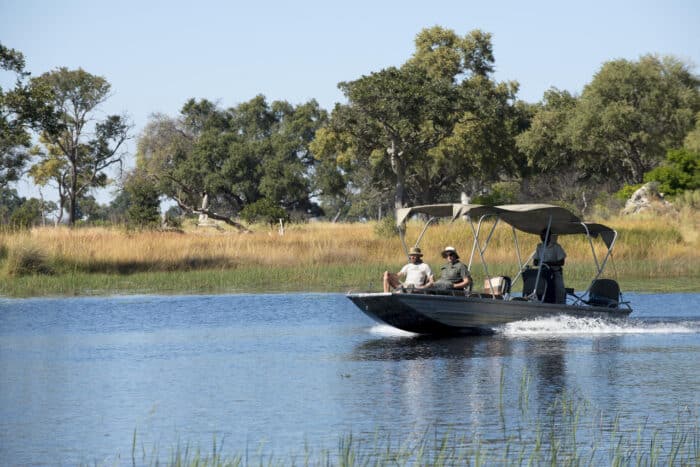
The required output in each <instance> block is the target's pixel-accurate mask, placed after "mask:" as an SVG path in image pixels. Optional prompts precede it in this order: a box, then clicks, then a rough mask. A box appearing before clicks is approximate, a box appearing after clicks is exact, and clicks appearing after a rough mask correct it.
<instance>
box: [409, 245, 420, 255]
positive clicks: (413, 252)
mask: <svg viewBox="0 0 700 467" xmlns="http://www.w3.org/2000/svg"><path fill="white" fill-rule="evenodd" d="M411 255H416V256H423V253H422V252H421V251H420V248H418V247H417V246H414V247H411V249H410V250H408V256H411Z"/></svg>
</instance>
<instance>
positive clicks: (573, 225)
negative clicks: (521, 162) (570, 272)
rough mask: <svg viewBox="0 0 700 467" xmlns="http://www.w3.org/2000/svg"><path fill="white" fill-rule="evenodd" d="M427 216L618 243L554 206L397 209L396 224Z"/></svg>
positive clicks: (599, 228) (607, 232) (609, 233)
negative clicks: (484, 221) (497, 223)
mask: <svg viewBox="0 0 700 467" xmlns="http://www.w3.org/2000/svg"><path fill="white" fill-rule="evenodd" d="M415 214H424V215H427V216H430V217H450V218H451V219H452V220H453V221H454V220H456V219H458V218H460V217H463V216H468V217H469V218H471V219H480V218H485V217H497V218H499V219H500V220H502V221H504V222H506V223H507V224H509V225H511V226H513V227H514V228H515V229H517V230H520V231H523V232H527V233H531V234H536V235H539V234H540V232H542V231H543V230H547V229H548V228H549V230H550V232H551V233H553V234H557V235H572V234H584V235H587V236H589V237H597V236H599V235H600V237H601V239H602V240H603V242H604V243H605V244H606V246H607V247H608V248H610V247H611V245H612V244H613V242H614V241H615V236H616V233H615V231H614V230H613V229H612V228H610V227H607V226H605V225H602V224H596V223H588V222H582V221H581V219H579V218H578V217H577V216H576V215H575V214H574V213H572V212H571V211H569V210H568V209H566V208H562V207H560V206H554V205H551V204H503V205H499V206H486V205H481V204H456V203H451V204H429V205H423V206H413V207H410V208H401V209H397V210H396V225H397V227H400V226H401V225H402V224H404V223H405V222H406V221H407V220H408V219H409V218H410V217H411V216H413V215H415Z"/></svg>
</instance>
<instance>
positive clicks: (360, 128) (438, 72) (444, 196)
mask: <svg viewBox="0 0 700 467" xmlns="http://www.w3.org/2000/svg"><path fill="white" fill-rule="evenodd" d="M493 64H494V59H493V52H492V47H491V38H490V35H489V34H486V33H483V32H481V31H478V30H477V31H472V32H471V33H469V34H467V35H465V36H464V37H460V36H458V35H457V34H455V33H454V31H451V30H447V29H443V28H440V27H434V28H430V29H425V30H423V31H421V32H420V33H419V34H418V36H417V37H416V51H415V53H414V55H413V56H412V57H411V58H410V59H409V60H408V61H407V62H406V63H405V64H404V65H403V66H401V67H390V68H386V69H383V70H381V71H378V72H374V73H371V74H370V75H367V76H363V77H361V78H359V79H357V80H355V81H350V82H343V83H340V84H339V87H340V89H341V90H342V91H343V93H344V94H345V96H346V97H347V99H348V103H347V104H346V105H337V106H336V108H335V109H334V110H333V113H332V115H331V121H330V123H329V125H328V126H327V127H325V128H323V129H322V130H320V131H319V133H318V135H317V139H316V141H315V142H314V143H313V145H312V149H313V151H314V153H315V154H317V155H318V157H319V158H320V159H322V161H324V164H325V166H326V167H327V166H328V164H329V162H328V161H330V163H331V164H333V163H335V164H336V166H337V172H338V174H340V176H342V177H343V178H344V179H345V181H346V182H347V184H348V187H349V188H346V189H345V190H342V189H339V185H338V183H337V181H338V175H336V176H335V177H334V178H333V179H331V180H332V181H334V183H330V182H329V181H328V180H326V182H325V183H323V182H322V181H319V185H320V186H324V185H326V186H327V187H328V188H332V189H333V190H335V193H336V195H337V196H345V197H347V195H348V194H349V193H361V192H364V191H368V190H374V191H376V192H379V193H382V192H385V191H386V189H387V188H388V187H391V190H392V191H393V195H394V196H393V205H394V207H400V206H403V205H405V204H406V203H407V202H414V203H416V202H420V203H428V202H433V201H443V200H454V199H455V197H458V196H459V192H460V191H465V190H466V191H473V189H474V188H475V187H478V186H480V185H482V183H483V182H484V181H486V180H494V179H497V178H498V177H499V176H501V175H504V174H507V173H510V172H512V171H513V170H514V168H515V166H514V155H515V146H514V140H513V135H514V130H515V129H516V128H517V127H518V119H517V112H516V111H515V108H514V107H513V101H514V99H515V93H516V91H517V84H516V83H496V82H494V81H493V80H492V79H491V77H490V74H491V72H492V71H493ZM355 175H359V177H357V176H355ZM324 176H326V177H330V176H331V173H330V171H329V170H326V171H325V172H324ZM326 194H328V193H326Z"/></svg>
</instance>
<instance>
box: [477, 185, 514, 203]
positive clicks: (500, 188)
mask: <svg viewBox="0 0 700 467" xmlns="http://www.w3.org/2000/svg"><path fill="white" fill-rule="evenodd" d="M519 193H520V183H519V182H496V183H494V184H493V185H491V193H489V194H484V195H479V196H475V197H474V199H473V200H472V202H473V203H474V204H487V205H492V206H497V205H499V204H511V203H515V202H516V201H517V199H518V194H519Z"/></svg>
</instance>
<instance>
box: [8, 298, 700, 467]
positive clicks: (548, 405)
mask: <svg viewBox="0 0 700 467" xmlns="http://www.w3.org/2000/svg"><path fill="white" fill-rule="evenodd" d="M625 298H626V299H627V300H630V301H631V302H632V305H633V307H634V308H635V311H634V313H633V314H632V315H631V316H630V318H629V319H627V320H625V321H622V322H617V323H606V322H602V321H598V320H577V319H572V318H557V319H550V320H537V321H528V322H520V323H513V324H512V325H509V326H507V327H504V328H500V329H498V330H497V332H496V334H494V335H492V336H480V337H459V338H441V339H435V338H425V337H420V336H415V335H410V334H406V333H403V332H400V331H397V330H395V329H393V328H390V327H388V326H382V325H378V324H376V323H374V322H373V321H371V320H370V319H369V318H367V317H366V316H365V315H364V314H362V313H361V312H360V311H359V310H358V309H356V308H355V307H354V305H352V303H350V301H348V300H347V299H346V298H345V297H344V296H343V295H339V294H304V293H301V294H284V295H282V294H280V295H275V294H269V295H257V294H250V295H216V296H113V297H88V298H40V299H0V378H1V379H0V385H1V386H0V459H2V461H1V462H2V464H3V465H75V464H79V463H85V464H88V463H89V464H101V465H105V464H107V465H113V464H117V465H119V464H123V465H130V464H131V463H132V462H135V463H137V464H141V463H144V464H148V463H153V461H154V459H156V458H159V459H161V460H163V459H168V458H169V456H170V455H171V454H172V453H173V452H174V451H176V450H177V449H178V447H179V448H181V449H183V448H185V447H189V448H190V449H195V448H199V449H201V450H202V451H203V452H211V451H212V450H213V445H214V443H216V445H217V449H219V451H220V452H224V453H225V454H226V455H230V456H235V455H241V456H244V459H245V460H246V461H252V460H255V459H269V458H270V456H274V458H276V459H288V458H289V457H287V456H292V458H293V456H295V455H304V453H305V452H311V453H312V455H311V457H313V456H314V455H316V454H318V453H323V452H326V451H330V452H334V451H337V449H338V443H339V440H340V439H343V437H347V435H348V434H352V435H353V436H354V437H355V439H356V440H365V442H366V443H368V444H371V442H372V441H371V439H372V437H374V438H375V439H376V437H377V436H378V434H381V436H392V437H396V440H397V441H396V442H397V443H399V442H401V441H400V440H411V439H420V438H421V437H424V438H425V437H426V436H427V437H429V438H431V439H433V438H435V437H437V436H446V435H445V433H452V434H460V435H463V436H465V437H468V438H469V439H472V440H473V439H478V440H479V443H481V444H480V445H483V446H498V445H499V443H501V444H503V443H505V444H508V443H510V442H512V440H513V437H514V436H523V434H522V433H525V436H530V437H533V439H534V438H536V437H537V434H536V433H535V434H533V433H534V432H536V431H537V430H538V429H541V428H540V427H541V425H537V424H536V422H534V421H533V420H532V419H533V418H536V419H537V420H540V421H541V420H543V418H542V416H543V415H542V414H547V413H548V412H547V410H550V411H551V410H552V408H553V407H557V404H559V406H561V407H565V406H566V403H567V401H568V403H569V404H570V407H571V406H573V407H576V410H577V411H578V410H579V408H580V411H581V414H580V418H581V420H582V422H581V428H580V430H578V432H580V434H579V435H578V436H579V439H581V438H584V439H585V437H589V438H590V439H589V440H588V441H586V442H584V444H586V443H587V445H588V446H589V447H590V446H591V445H593V446H594V451H599V452H605V451H606V450H610V449H614V447H613V446H611V444H612V442H611V441H606V438H605V437H603V438H600V433H609V432H620V433H630V434H631V435H630V437H633V436H634V435H633V433H641V435H640V436H641V437H642V438H643V440H644V441H646V442H648V441H649V440H654V439H658V442H660V443H661V442H662V441H664V440H667V441H668V440H669V439H670V438H671V437H672V436H673V433H672V430H671V427H674V429H679V428H680V430H681V432H683V430H686V432H687V430H693V426H694V432H692V431H691V433H693V434H694V436H697V425H698V410H699V406H700V395H699V394H700V306H699V305H700V294H693V293H690V294H625ZM562 401H564V403H562ZM544 416H545V417H546V415H544ZM586 420H588V422H587V423H586V422H585V421H586ZM426 433H429V435H427V434H426ZM134 439H135V443H134ZM345 439H347V438H345ZM611 439H615V438H614V437H613V438H611ZM509 440H510V441H509ZM669 442H670V441H669ZM592 455H597V454H595V453H593V454H592ZM256 456H257V457H256ZM265 456H268V457H265ZM256 462H257V460H256ZM266 463H267V462H266Z"/></svg>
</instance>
